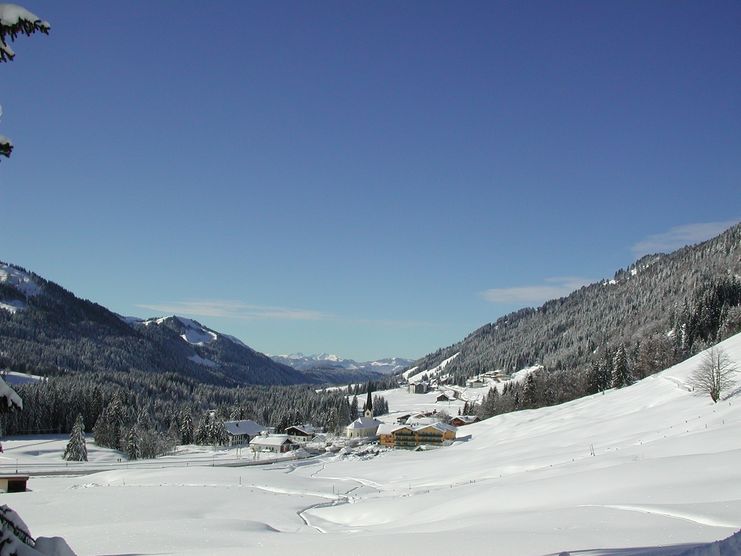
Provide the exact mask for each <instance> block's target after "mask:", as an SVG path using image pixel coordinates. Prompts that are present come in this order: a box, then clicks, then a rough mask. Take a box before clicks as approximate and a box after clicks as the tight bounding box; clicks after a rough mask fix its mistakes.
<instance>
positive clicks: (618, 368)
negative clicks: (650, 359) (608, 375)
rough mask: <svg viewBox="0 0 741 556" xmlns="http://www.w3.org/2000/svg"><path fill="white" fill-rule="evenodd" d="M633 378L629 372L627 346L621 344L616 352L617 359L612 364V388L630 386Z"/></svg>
mask: <svg viewBox="0 0 741 556" xmlns="http://www.w3.org/2000/svg"><path fill="white" fill-rule="evenodd" d="M632 382H633V378H632V376H631V374H630V371H629V370H628V357H627V355H626V353H625V346H624V345H623V344H620V345H619V346H618V348H617V351H615V359H614V360H613V364H612V386H613V388H622V387H623V386H629V385H630V384H631V383H632Z"/></svg>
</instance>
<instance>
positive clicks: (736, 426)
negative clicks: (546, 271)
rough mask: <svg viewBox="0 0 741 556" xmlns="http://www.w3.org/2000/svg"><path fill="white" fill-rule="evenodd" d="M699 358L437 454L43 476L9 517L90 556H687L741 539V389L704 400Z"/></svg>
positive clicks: (519, 418)
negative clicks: (694, 378) (697, 381)
mask: <svg viewBox="0 0 741 556" xmlns="http://www.w3.org/2000/svg"><path fill="white" fill-rule="evenodd" d="M721 347H722V348H723V349H725V350H726V351H727V352H728V353H729V355H731V356H732V358H733V359H734V360H735V361H736V362H741V335H739V336H735V337H733V338H731V339H729V340H727V341H725V342H723V344H722V345H721ZM699 360H700V357H699V356H698V357H694V358H692V359H690V360H688V361H685V362H684V363H681V364H679V365H676V366H674V367H672V368H670V369H667V370H666V371H664V372H662V373H659V374H657V375H654V376H652V377H649V378H647V379H645V380H643V381H640V382H638V383H636V384H634V385H633V386H630V387H627V388H623V389H621V390H610V391H607V392H605V393H604V394H597V395H594V396H590V397H587V398H583V399H580V400H575V401H573V402H569V403H567V404H563V405H561V406H555V407H549V408H543V409H538V410H527V411H520V412H516V413H511V414H506V415H500V416H497V417H494V418H491V419H488V420H486V421H483V422H481V423H477V424H473V425H468V426H466V427H462V428H461V429H459V434H460V435H462V436H469V435H470V438H469V439H468V441H465V442H459V443H457V444H456V445H454V446H451V447H449V448H442V449H439V450H435V451H428V452H404V451H398V452H382V453H380V454H379V455H378V456H377V457H375V458H370V459H362V458H358V457H337V456H330V457H326V458H323V459H321V460H314V461H312V460H307V461H304V462H301V463H296V464H291V465H280V466H274V467H272V468H261V469H255V468H234V469H219V468H208V469H193V468H184V469H167V470H158V469H152V470H134V469H131V470H127V469H126V468H125V467H122V468H121V469H120V470H116V471H109V472H105V473H100V474H97V475H92V476H89V477H80V478H64V477H33V478H32V480H31V483H30V485H29V486H30V488H31V489H32V491H33V492H28V493H24V494H23V495H12V496H13V501H12V505H13V506H14V507H15V509H17V510H18V511H19V512H20V513H21V514H22V515H23V516H24V518H25V519H26V520H27V522H28V523H29V524H30V525H31V526H32V527H33V528H34V529H35V530H39V531H46V530H53V531H55V532H56V533H58V534H60V535H63V536H64V537H65V538H66V539H67V540H68V541H69V543H70V545H71V546H72V547H73V548H75V549H77V550H78V551H79V552H80V553H83V554H87V553H98V554H101V553H102V554H107V553H117V554H119V553H156V552H166V553H176V554H204V555H205V554H209V555H226V554H244V553H251V552H255V553H260V554H287V553H294V552H295V553H301V554H302V555H314V554H322V555H326V554H331V553H337V552H347V553H350V554H361V555H374V556H375V555H376V554H378V553H379V552H380V553H383V554H388V555H416V554H419V555H425V556H427V555H430V554H461V553H469V552H472V553H480V554H488V555H502V556H505V555H506V556H511V555H517V556H536V555H546V554H554V555H555V554H560V553H562V552H568V553H570V554H572V555H576V554H579V555H580V556H584V555H589V556H598V555H601V556H605V555H610V556H632V555H644V556H646V555H651V556H670V555H671V556H676V555H678V554H680V553H681V552H684V551H686V550H689V549H691V548H693V547H694V546H696V545H698V544H700V543H709V542H712V541H717V540H720V539H725V538H727V537H729V536H730V535H732V534H733V533H735V532H736V531H737V530H738V529H739V528H741V434H739V431H740V430H741V394H739V393H738V392H737V393H735V395H732V396H730V397H728V398H725V399H723V400H722V401H721V402H720V403H718V404H713V403H712V401H711V400H710V398H709V397H708V396H703V395H699V394H696V393H693V392H691V391H690V389H689V388H688V378H689V376H690V375H691V373H692V372H693V371H694V369H696V367H697V365H698V363H699ZM740 378H741V377H740ZM389 399H390V398H389ZM396 399H398V400H402V399H409V400H413V399H415V397H414V396H413V395H409V396H408V397H407V398H402V397H401V396H399V397H398V398H396ZM391 409H392V410H402V409H404V408H401V407H392V408H391ZM143 501H146V503H143ZM132 531H135V533H132ZM730 544H731V543H729V545H730ZM715 553H716V552H707V551H706V552H701V553H700V554H703V556H705V554H715ZM717 553H718V554H726V553H724V552H717ZM728 554H737V552H728Z"/></svg>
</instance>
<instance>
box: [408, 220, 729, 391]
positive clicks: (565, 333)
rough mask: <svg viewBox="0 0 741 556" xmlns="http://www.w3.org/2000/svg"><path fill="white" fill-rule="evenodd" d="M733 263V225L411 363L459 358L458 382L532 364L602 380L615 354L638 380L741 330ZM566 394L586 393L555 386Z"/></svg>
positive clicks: (430, 364)
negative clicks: (491, 372) (486, 373)
mask: <svg viewBox="0 0 741 556" xmlns="http://www.w3.org/2000/svg"><path fill="white" fill-rule="evenodd" d="M740 261H741V224H737V225H735V226H733V227H732V228H730V229H728V230H726V231H725V232H723V233H722V234H720V235H719V236H717V237H715V238H713V239H711V240H708V241H706V242H704V243H700V244H698V245H694V246H688V247H684V248H682V249H679V250H677V251H675V252H673V253H671V254H657V255H647V256H645V257H642V258H641V259H639V260H638V261H636V262H635V263H634V264H632V265H630V266H629V267H628V268H626V269H621V270H619V271H618V272H617V273H616V274H615V276H614V278H613V279H612V280H606V281H603V282H599V283H595V284H591V285H589V286H585V287H582V288H581V289H579V290H578V291H575V292H573V293H572V294H571V295H569V296H567V297H563V298H560V299H555V300H552V301H548V302H547V303H545V304H543V305H542V306H540V307H538V308H537V309H533V308H525V309H520V310H519V311H516V312H513V313H510V314H508V315H505V316H503V317H501V318H500V319H498V320H497V321H496V322H494V323H491V324H487V325H485V326H482V327H481V328H479V329H478V330H476V331H475V332H473V333H472V334H470V335H469V336H468V337H466V338H465V339H464V340H462V341H460V342H458V343H456V344H454V345H452V346H450V347H447V348H444V349H439V350H437V351H436V352H434V353H432V354H429V355H427V356H426V357H423V358H422V359H420V360H418V361H417V362H416V363H414V366H416V367H417V368H418V369H419V370H425V369H431V368H434V367H435V366H436V365H438V364H440V363H441V362H442V361H444V360H446V359H448V358H450V357H452V356H453V355H455V354H456V353H460V355H459V356H458V357H456V358H455V359H454V360H452V361H451V362H450V364H449V366H448V367H447V368H446V372H447V373H449V374H450V375H451V379H452V380H453V381H454V382H457V383H463V381H465V378H466V377H470V376H473V375H476V374H479V373H482V372H485V371H490V370H495V369H503V370H505V371H507V372H511V371H514V370H517V369H522V368H524V367H527V366H530V365H533V364H536V363H539V364H542V365H543V366H544V367H545V373H544V374H548V373H549V372H550V373H555V372H558V373H564V372H571V373H577V374H574V375H573V376H571V378H572V380H576V379H577V378H579V379H583V380H584V381H589V380H591V379H590V376H591V375H592V374H594V373H599V372H600V369H601V372H602V373H603V375H604V374H605V373H606V374H607V375H610V374H611V373H612V372H613V371H614V369H613V367H614V362H615V356H616V355H617V354H618V353H620V359H619V361H618V362H619V363H620V364H621V366H622V365H623V363H624V364H625V365H626V366H627V369H628V371H629V374H630V377H633V378H641V377H643V376H647V375H648V374H651V373H653V372H656V371H658V370H660V369H663V368H665V367H667V366H669V365H671V364H673V363H675V362H676V361H679V360H682V359H684V358H686V357H687V356H689V355H691V354H693V353H697V352H698V351H700V350H701V349H704V348H705V347H707V346H708V345H710V344H712V343H715V342H717V341H718V340H719V339H722V338H727V337H729V336H730V335H732V334H733V333H734V332H736V331H738V330H739V329H741V307H740V304H741V282H740V276H739V275H741V262H740ZM618 371H619V372H624V369H622V368H620V369H618ZM542 374H543V373H542ZM630 377H626V376H623V377H621V380H630ZM602 386H604V385H602ZM609 386H611V384H610V385H608V386H607V387H609ZM573 387H576V388H584V389H586V390H589V389H590V386H589V385H588V384H584V385H577V386H563V388H573ZM591 389H594V387H591ZM597 389H604V388H597Z"/></svg>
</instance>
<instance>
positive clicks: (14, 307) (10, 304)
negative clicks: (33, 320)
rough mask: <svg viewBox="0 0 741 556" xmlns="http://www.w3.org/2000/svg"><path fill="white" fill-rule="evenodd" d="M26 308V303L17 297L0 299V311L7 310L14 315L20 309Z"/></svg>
mask: <svg viewBox="0 0 741 556" xmlns="http://www.w3.org/2000/svg"><path fill="white" fill-rule="evenodd" d="M25 310H26V304H25V303H24V302H23V301H19V300H18V299H10V300H8V301H0V311H7V312H8V313H10V314H11V315H15V314H16V313H18V312H20V311H25Z"/></svg>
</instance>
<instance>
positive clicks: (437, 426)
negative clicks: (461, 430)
mask: <svg viewBox="0 0 741 556" xmlns="http://www.w3.org/2000/svg"><path fill="white" fill-rule="evenodd" d="M429 428H433V429H436V430H439V431H440V432H456V431H457V430H458V429H457V428H456V427H455V426H453V425H448V424H447V423H432V424H431V425H416V426H414V427H413V429H414V430H415V431H418V430H422V429H429Z"/></svg>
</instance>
